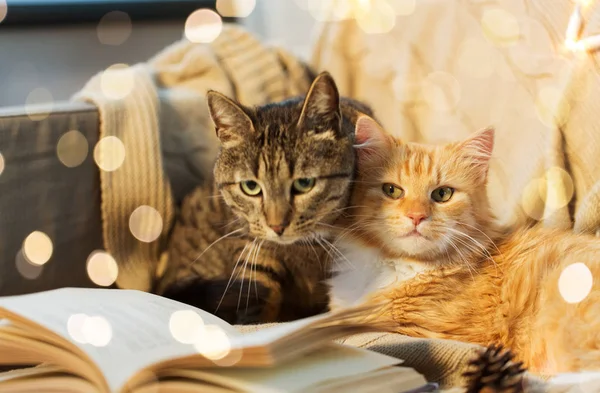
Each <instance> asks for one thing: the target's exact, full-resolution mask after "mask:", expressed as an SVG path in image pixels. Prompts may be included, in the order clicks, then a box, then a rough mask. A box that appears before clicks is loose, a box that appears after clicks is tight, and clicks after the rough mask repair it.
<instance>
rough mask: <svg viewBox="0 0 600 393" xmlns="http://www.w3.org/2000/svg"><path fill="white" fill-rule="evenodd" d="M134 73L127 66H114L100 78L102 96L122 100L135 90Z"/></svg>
mask: <svg viewBox="0 0 600 393" xmlns="http://www.w3.org/2000/svg"><path fill="white" fill-rule="evenodd" d="M134 84H135V81H134V76H133V71H131V68H129V66H128V65H127V64H113V65H111V66H110V67H108V68H107V69H106V70H104V72H103V73H102V75H101V76H100V88H101V89H102V94H104V96H105V97H106V98H108V99H111V100H121V99H123V98H125V97H127V96H128V95H129V93H131V91H132V90H133V87H134Z"/></svg>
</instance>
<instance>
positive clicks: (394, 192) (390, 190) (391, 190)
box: [381, 183, 404, 199]
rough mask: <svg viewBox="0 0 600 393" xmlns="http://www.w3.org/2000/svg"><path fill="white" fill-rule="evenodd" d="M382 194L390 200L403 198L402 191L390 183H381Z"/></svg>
mask: <svg viewBox="0 0 600 393" xmlns="http://www.w3.org/2000/svg"><path fill="white" fill-rule="evenodd" d="M381 189H382V190H383V193H384V194H385V195H387V196H388V197H390V198H392V199H400V198H402V196H404V190H403V189H402V188H400V187H398V186H397V185H394V184H392V183H383V186H382V187H381Z"/></svg>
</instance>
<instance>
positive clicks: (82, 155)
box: [56, 130, 89, 168]
mask: <svg viewBox="0 0 600 393" xmlns="http://www.w3.org/2000/svg"><path fill="white" fill-rule="evenodd" d="M88 151H89V145H88V141H87V139H86V138H85V136H83V134H82V133H81V132H79V131H77V130H72V131H68V132H65V133H64V134H63V135H62V136H61V137H60V139H59V140H58V144H57V145H56V155H57V156H58V159H59V160H60V162H62V163H63V165H64V166H66V167H68V168H75V167H76V166H79V165H81V164H82V163H83V162H84V161H85V159H86V157H87V155H88Z"/></svg>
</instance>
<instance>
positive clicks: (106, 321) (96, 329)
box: [0, 288, 239, 391]
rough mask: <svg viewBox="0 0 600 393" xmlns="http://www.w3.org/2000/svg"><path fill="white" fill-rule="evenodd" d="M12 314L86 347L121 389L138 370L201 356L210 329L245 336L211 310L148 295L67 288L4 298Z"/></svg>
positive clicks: (3, 305)
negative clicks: (201, 344)
mask: <svg viewBox="0 0 600 393" xmlns="http://www.w3.org/2000/svg"><path fill="white" fill-rule="evenodd" d="M1 309H5V310H9V311H11V312H13V313H15V314H18V315H20V316H22V317H24V318H26V319H29V320H31V321H33V322H35V323H37V324H39V325H42V326H44V327H46V328H47V329H49V330H51V331H53V332H55V333H56V334H58V335H60V336H62V337H63V338H65V339H66V340H68V341H70V342H71V343H73V344H75V345H76V346H78V347H79V348H81V349H82V350H83V351H84V352H85V353H86V354H87V355H88V356H89V357H90V358H91V359H92V360H93V361H94V362H95V363H96V364H97V365H98V367H99V368H100V370H101V371H102V372H103V373H104V375H105V376H106V379H107V381H108V384H109V387H110V389H111V390H112V391H118V390H119V389H120V388H121V387H122V386H123V385H124V384H125V382H126V381H127V380H128V379H129V378H130V377H131V376H132V375H133V374H134V373H135V372H136V371H138V370H140V369H142V368H145V367H147V366H149V365H151V364H154V363H157V362H160V361H164V360H168V359H171V358H174V357H180V356H190V355H197V354H198V353H199V351H198V349H197V347H196V346H195V345H194V344H195V343H197V342H199V341H200V340H201V339H202V335H203V334H204V331H205V330H207V329H209V330H211V331H213V332H214V331H215V330H218V331H219V332H221V336H225V337H234V336H236V335H239V333H238V332H237V331H236V330H235V329H234V328H233V327H232V326H231V325H229V324H228V323H227V322H225V321H223V320H221V319H219V318H217V317H215V316H214V315H212V314H210V313H207V312H205V311H202V310H199V309H196V308H194V307H191V306H188V305H185V304H183V303H179V302H176V301H173V300H170V299H166V298H162V297H160V296H156V295H152V294H149V293H145V292H140V291H133V290H119V289H87V288H62V289H56V290H52V291H47V292H41V293H34V294H29V295H20V296H10V297H4V298H0V318H2V317H5V315H2V314H1Z"/></svg>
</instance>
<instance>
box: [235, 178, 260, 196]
mask: <svg viewBox="0 0 600 393" xmlns="http://www.w3.org/2000/svg"><path fill="white" fill-rule="evenodd" d="M240 188H241V189H242V191H244V194H246V195H250V196H257V195H258V194H260V192H261V188H260V186H259V185H258V183H257V182H255V181H254V180H245V181H243V182H241V183H240Z"/></svg>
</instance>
